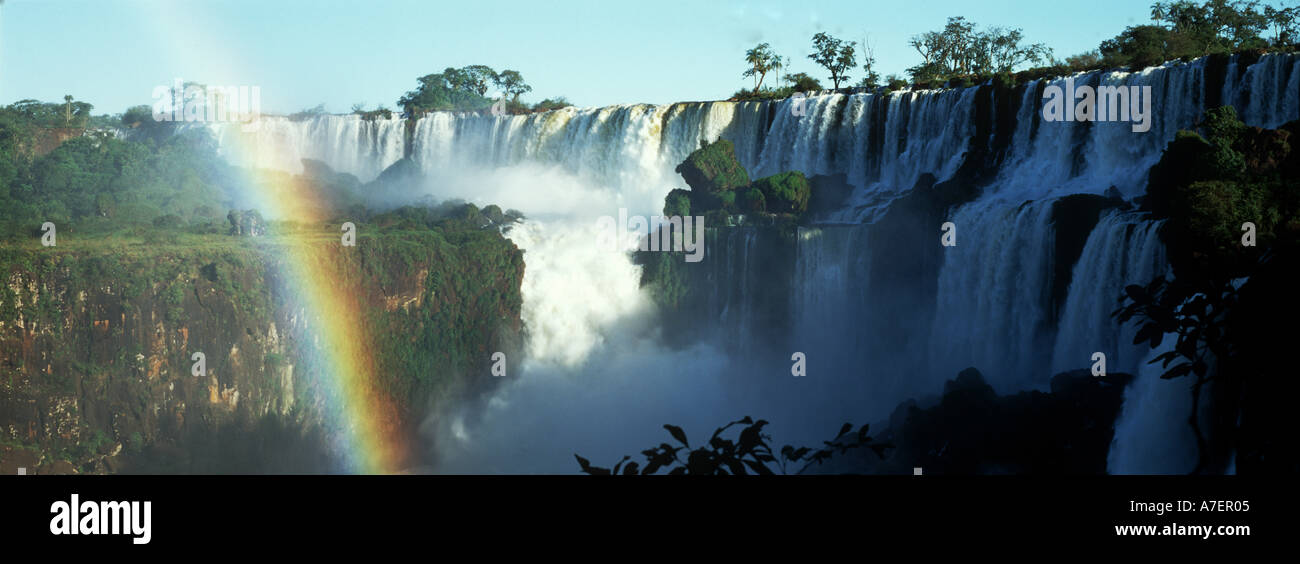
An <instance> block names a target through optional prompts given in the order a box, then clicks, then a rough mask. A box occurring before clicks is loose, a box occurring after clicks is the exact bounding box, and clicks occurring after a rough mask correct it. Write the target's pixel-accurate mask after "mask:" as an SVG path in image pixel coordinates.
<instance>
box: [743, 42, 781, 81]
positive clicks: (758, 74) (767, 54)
mask: <svg viewBox="0 0 1300 564" xmlns="http://www.w3.org/2000/svg"><path fill="white" fill-rule="evenodd" d="M779 59H780V57H778V56H777V55H776V54H775V53H773V52H772V46H771V45H768V44H767V43H759V44H758V45H757V46H755V47H754V48H753V49H750V50H748V51H745V62H746V63H749V65H750V68H749V69H747V70H746V71H745V73H744V74H743V75H741V76H752V77H754V92H758V89H759V88H761V87H762V86H763V79H764V78H765V77H766V76H767V73H768V72H769V71H771V70H772V69H773V68H774V67H773V63H774V61H776V64H777V65H778V66H779V65H780V62H779Z"/></svg>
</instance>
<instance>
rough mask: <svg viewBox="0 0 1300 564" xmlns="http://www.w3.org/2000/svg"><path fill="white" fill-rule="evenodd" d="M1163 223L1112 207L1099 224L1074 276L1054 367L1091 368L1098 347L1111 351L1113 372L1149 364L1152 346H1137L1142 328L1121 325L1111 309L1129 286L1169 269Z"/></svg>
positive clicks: (1109, 363)
mask: <svg viewBox="0 0 1300 564" xmlns="http://www.w3.org/2000/svg"><path fill="white" fill-rule="evenodd" d="M1160 224H1161V222H1155V221H1146V220H1145V219H1143V218H1142V217H1141V216H1140V215H1138V214H1133V213H1125V212H1111V213H1109V214H1107V215H1106V216H1105V217H1103V218H1102V219H1101V220H1100V221H1099V222H1098V223H1097V227H1095V228H1094V229H1093V230H1092V234H1091V235H1089V236H1088V242H1087V243H1086V244H1085V245H1084V248H1083V254H1082V256H1080V257H1079V262H1077V263H1075V266H1074V272H1073V274H1072V276H1071V278H1070V290H1069V293H1068V297H1067V298H1066V301H1065V305H1064V306H1063V308H1062V314H1061V318H1060V322H1059V326H1060V332H1059V333H1058V334H1057V337H1056V346H1055V348H1054V353H1053V360H1052V372H1054V373H1055V372H1064V371H1066V370H1073V369H1078V368H1088V367H1090V366H1091V365H1092V354H1093V353H1094V352H1101V353H1104V354H1105V355H1106V369H1107V371H1109V372H1125V373H1128V374H1134V375H1136V374H1138V372H1139V371H1140V370H1141V369H1142V368H1143V367H1144V366H1143V364H1142V359H1143V358H1145V357H1146V356H1147V353H1148V351H1149V350H1150V349H1149V348H1148V347H1146V346H1145V345H1133V344H1132V343H1133V336H1134V335H1135V334H1136V332H1137V328H1136V327H1134V326H1133V325H1134V324H1132V323H1130V324H1128V325H1126V326H1124V327H1122V328H1119V329H1117V323H1116V321H1115V318H1114V317H1112V315H1111V313H1112V312H1114V311H1115V310H1116V309H1119V306H1120V301H1119V298H1120V296H1121V295H1123V293H1124V287H1125V286H1128V285H1130V284H1137V285H1140V286H1145V285H1146V284H1147V283H1149V282H1151V280H1153V279H1154V278H1156V277H1157V276H1160V275H1162V274H1164V273H1165V269H1166V268H1167V266H1166V262H1165V253H1164V245H1163V244H1161V242H1160V238H1159V236H1158V233H1157V232H1158V231H1159V229H1160Z"/></svg>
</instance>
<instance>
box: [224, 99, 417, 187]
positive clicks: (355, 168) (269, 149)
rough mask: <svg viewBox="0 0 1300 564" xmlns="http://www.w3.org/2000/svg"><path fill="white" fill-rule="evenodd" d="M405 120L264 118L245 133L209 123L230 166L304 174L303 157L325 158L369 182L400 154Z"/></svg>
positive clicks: (337, 168)
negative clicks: (230, 163)
mask: <svg viewBox="0 0 1300 564" xmlns="http://www.w3.org/2000/svg"><path fill="white" fill-rule="evenodd" d="M405 125H406V122H405V121H404V120H401V119H375V120H365V119H362V118H361V116H355V115H345V116H335V115H323V116H315V117H311V118H307V119H302V120H296V119H290V118H285V117H273V116H264V117H262V118H261V119H259V120H258V123H257V127H256V128H252V130H251V131H245V130H244V127H243V126H242V125H240V124H225V123H222V124H213V125H212V128H211V130H212V131H213V133H214V136H215V137H216V139H217V143H218V147H219V148H220V151H221V153H222V154H223V155H225V156H226V157H227V159H229V160H230V161H231V162H232V164H236V165H239V166H246V167H252V168H267V169H273V170H283V171H286V172H290V173H294V174H297V173H300V172H302V159H313V160H318V161H321V162H324V163H325V164H327V165H329V166H330V167H331V168H333V169H334V170H335V171H338V172H346V173H349V174H352V175H354V176H356V177H357V178H358V179H360V180H361V181H362V182H368V181H370V180H373V179H374V178H375V177H376V176H378V175H379V173H380V172H383V170H384V169H385V168H388V167H389V166H390V165H392V164H393V163H395V162H397V161H398V160H400V159H401V158H402V154H403V151H405V149H406V141H405V133H404V130H405Z"/></svg>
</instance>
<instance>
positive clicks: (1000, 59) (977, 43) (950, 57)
mask: <svg viewBox="0 0 1300 564" xmlns="http://www.w3.org/2000/svg"><path fill="white" fill-rule="evenodd" d="M1023 39H1024V35H1023V33H1022V32H1021V30H1019V29H1003V28H998V27H994V28H990V29H987V30H983V31H976V29H975V24H974V23H973V22H969V21H967V20H966V18H962V17H956V18H948V24H947V25H946V26H944V28H943V29H942V30H940V31H930V32H926V33H923V34H921V35H918V36H915V37H913V38H912V39H911V41H910V42H909V44H910V45H911V46H912V48H913V49H916V52H917V53H918V54H920V55H921V60H922V62H921V64H919V65H917V66H914V67H912V68H910V69H907V72H908V74H910V75H912V80H913V81H916V82H931V81H941V80H951V79H952V78H955V77H969V76H983V75H989V74H994V73H1005V72H1010V71H1011V70H1012V69H1014V68H1015V67H1017V66H1020V65H1022V64H1025V63H1038V62H1042V61H1043V60H1046V59H1048V58H1050V57H1051V54H1052V50H1051V49H1048V48H1047V46H1045V45H1043V44H1041V43H1035V44H1032V45H1021V41H1022V40H1023Z"/></svg>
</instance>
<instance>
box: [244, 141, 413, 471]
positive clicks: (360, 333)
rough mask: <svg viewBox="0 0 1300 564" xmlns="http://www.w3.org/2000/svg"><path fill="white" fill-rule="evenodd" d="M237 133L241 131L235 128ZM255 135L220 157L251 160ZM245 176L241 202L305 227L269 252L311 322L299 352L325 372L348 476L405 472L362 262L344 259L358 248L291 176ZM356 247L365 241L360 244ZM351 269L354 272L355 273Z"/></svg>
mask: <svg viewBox="0 0 1300 564" xmlns="http://www.w3.org/2000/svg"><path fill="white" fill-rule="evenodd" d="M234 127H238V125H235V126H234ZM255 137H256V136H252V135H240V134H236V135H227V136H225V138H224V142H225V144H224V145H223V146H222V152H223V154H225V155H226V156H227V159H228V160H231V159H230V157H236V159H235V160H234V162H252V159H249V158H244V157H248V156H249V154H250V152H252V151H258V150H265V148H263V147H257V146H256V143H254V142H253V139H254V138H255ZM241 170H243V171H244V174H243V176H244V179H245V180H246V182H244V183H242V185H243V187H244V188H243V190H244V193H243V194H242V195H243V196H244V198H243V201H244V202H250V203H252V207H253V208H254V209H256V210H258V212H259V213H262V214H264V215H265V217H267V218H268V219H281V220H286V221H290V222H293V223H296V224H299V225H300V228H297V229H294V228H288V229H285V230H283V231H284V232H281V233H277V234H276V235H275V237H274V239H273V240H272V241H271V242H270V244H268V245H266V248H267V249H268V250H270V252H272V253H273V255H274V258H276V259H278V260H279V261H280V262H281V263H282V264H283V265H284V268H283V281H282V282H283V284H284V286H285V287H286V290H288V291H289V292H292V293H295V294H296V295H297V297H298V301H299V304H298V305H299V306H300V307H302V308H303V310H304V312H305V314H306V319H307V326H306V327H307V330H308V335H310V337H309V338H314V339H315V342H314V343H312V342H308V343H304V344H303V346H302V347H301V350H300V352H302V353H304V354H312V355H315V357H314V358H311V359H309V360H310V362H311V366H313V367H315V368H316V370H317V371H318V372H319V373H320V376H321V379H320V380H319V381H318V383H319V385H320V386H321V389H322V391H323V394H322V395H323V396H324V398H325V400H326V405H325V411H326V414H325V415H326V417H327V418H328V419H329V420H328V421H327V423H328V425H327V428H330V429H336V430H338V431H340V434H341V435H342V436H340V437H336V441H337V445H336V446H337V447H338V448H337V450H338V451H340V452H341V453H342V458H343V464H344V467H345V469H346V470H347V471H349V472H358V473H366V474H390V473H396V472H400V471H401V470H402V467H403V464H404V463H405V462H406V459H407V450H406V448H405V441H404V440H403V439H402V438H401V437H402V433H401V432H400V421H399V419H400V417H399V412H398V410H397V409H396V406H395V405H394V403H393V402H392V401H391V399H390V398H389V397H388V395H387V394H385V393H384V392H382V391H380V390H378V389H377V388H376V386H375V383H376V378H375V376H376V374H377V373H378V370H379V363H378V362H377V360H376V358H375V356H374V355H373V354H372V350H373V346H372V345H373V343H374V342H375V341H374V339H373V338H372V335H371V334H370V332H369V331H368V330H367V327H366V323H365V313H366V311H365V310H364V309H363V308H364V304H363V297H362V294H361V292H359V291H352V290H353V289H355V288H357V287H358V286H357V285H356V284H354V283H352V281H355V280H356V278H357V276H358V275H359V273H358V272H357V271H356V270H357V269H359V265H360V261H358V260H349V259H348V257H344V256H341V255H342V254H343V253H357V252H359V250H358V247H345V246H343V240H342V232H341V231H334V232H330V231H326V230H322V228H323V227H324V225H325V224H327V223H328V222H329V221H331V220H332V219H334V218H332V217H329V214H328V210H327V208H326V207H325V205H324V202H322V201H321V200H320V198H319V194H318V193H316V191H315V190H313V189H312V187H311V186H309V185H307V184H306V183H304V182H303V181H302V178H301V177H294V176H291V175H289V174H287V173H282V172H272V171H254V170H248V169H241ZM358 245H364V242H362V241H360V240H358ZM350 269H351V270H350Z"/></svg>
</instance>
